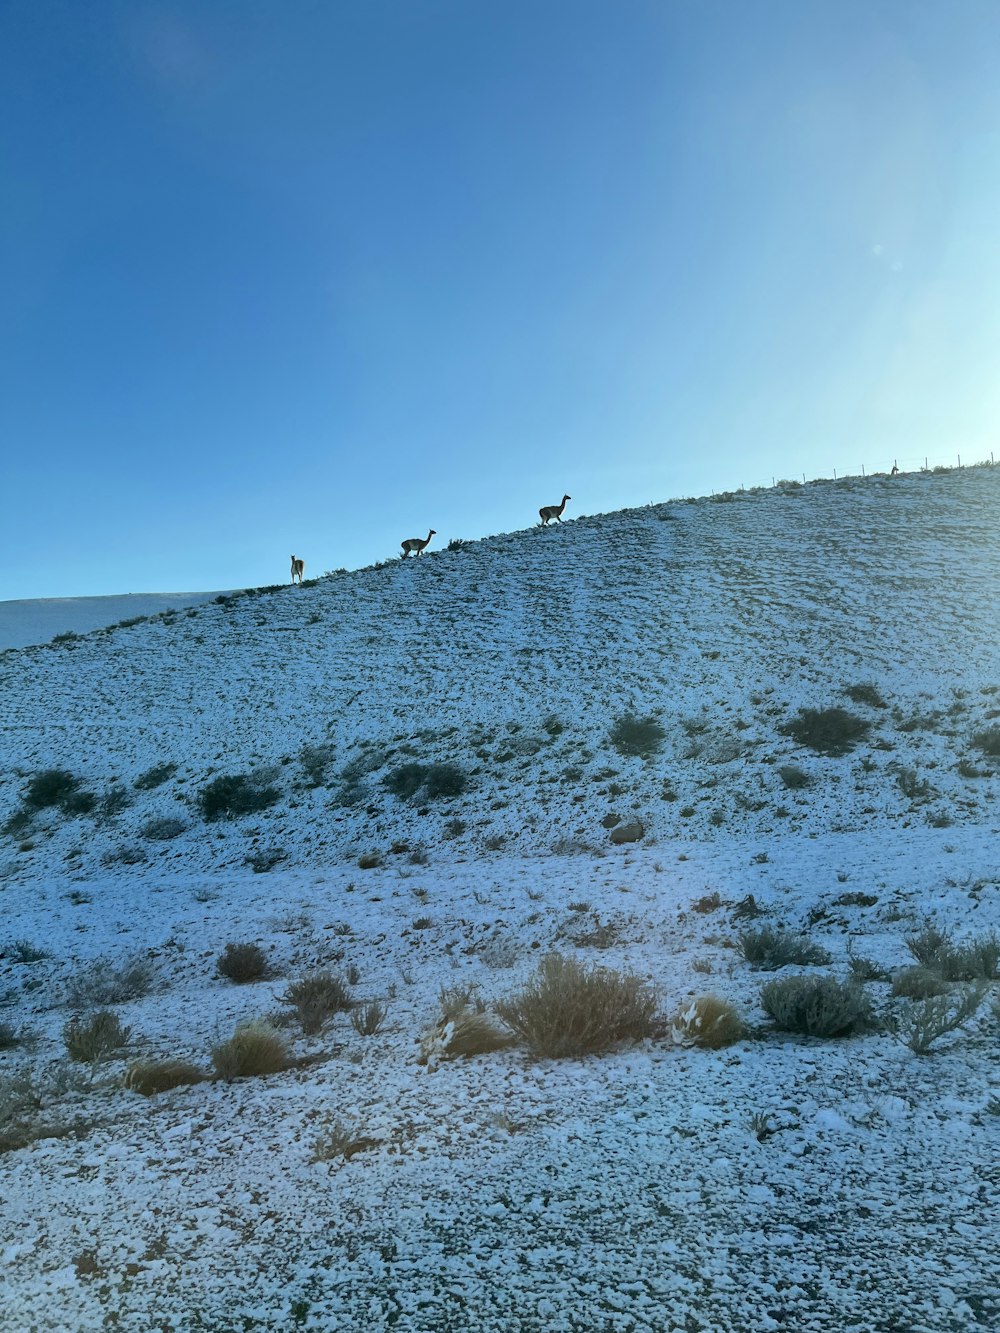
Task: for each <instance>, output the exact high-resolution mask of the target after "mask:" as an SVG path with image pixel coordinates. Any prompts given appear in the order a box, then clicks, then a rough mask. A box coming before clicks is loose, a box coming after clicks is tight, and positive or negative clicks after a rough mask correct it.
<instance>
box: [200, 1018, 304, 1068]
mask: <svg viewBox="0 0 1000 1333" xmlns="http://www.w3.org/2000/svg"><path fill="white" fill-rule="evenodd" d="M211 1054H212V1065H213V1067H214V1069H215V1072H216V1075H217V1076H218V1077H219V1078H222V1079H225V1080H226V1082H227V1083H229V1082H231V1081H232V1080H233V1079H234V1078H250V1077H254V1076H257V1075H262V1074H277V1073H280V1072H281V1070H282V1069H286V1068H287V1067H288V1059H289V1056H288V1045H287V1043H286V1041H285V1038H284V1036H283V1035H282V1034H281V1033H280V1032H279V1031H278V1029H277V1028H275V1027H272V1025H271V1024H270V1023H267V1022H265V1021H264V1020H263V1019H255V1020H254V1021H253V1022H252V1023H243V1024H241V1025H240V1026H239V1027H237V1029H236V1031H235V1032H234V1033H233V1035H232V1036H231V1037H230V1038H229V1040H228V1041H223V1042H219V1043H218V1045H216V1046H213V1047H212V1052H211Z"/></svg>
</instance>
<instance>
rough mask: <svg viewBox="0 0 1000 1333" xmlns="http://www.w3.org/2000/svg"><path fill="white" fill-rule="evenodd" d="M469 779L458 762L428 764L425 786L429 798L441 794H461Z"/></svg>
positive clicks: (434, 797)
mask: <svg viewBox="0 0 1000 1333" xmlns="http://www.w3.org/2000/svg"><path fill="white" fill-rule="evenodd" d="M468 785H469V779H468V778H467V777H466V775H465V773H464V771H463V770H462V769H461V768H459V766H458V765H457V764H428V766H427V776H426V777H425V779H424V788H425V791H426V795H427V797H428V799H429V800H436V799H437V798H438V797H441V796H461V794H462V792H464V791H465V789H466V787H467V786H468Z"/></svg>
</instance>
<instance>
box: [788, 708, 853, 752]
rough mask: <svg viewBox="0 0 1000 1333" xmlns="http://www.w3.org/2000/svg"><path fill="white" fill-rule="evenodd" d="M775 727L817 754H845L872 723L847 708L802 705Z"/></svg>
mask: <svg viewBox="0 0 1000 1333" xmlns="http://www.w3.org/2000/svg"><path fill="white" fill-rule="evenodd" d="M778 730H779V731H780V732H781V734H782V735H783V736H791V738H792V739H793V740H794V741H796V742H797V743H798V744H799V745H805V746H807V747H808V748H809V749H810V750H815V751H816V753H817V754H827V755H834V756H838V755H844V754H847V753H848V752H849V751H850V750H853V749H854V747H855V745H856V744H857V743H858V741H861V740H864V738H865V737H866V736H867V735H868V733H869V731H871V723H870V722H866V721H865V719H864V718H862V717H858V715H857V714H856V713H851V712H849V711H848V710H847V709H846V708H839V707H837V708H802V709H800V710H799V712H798V713H797V714H796V716H795V717H793V718H790V719H789V721H788V722H786V723H785V724H784V725H783V726H780V727H779V728H778Z"/></svg>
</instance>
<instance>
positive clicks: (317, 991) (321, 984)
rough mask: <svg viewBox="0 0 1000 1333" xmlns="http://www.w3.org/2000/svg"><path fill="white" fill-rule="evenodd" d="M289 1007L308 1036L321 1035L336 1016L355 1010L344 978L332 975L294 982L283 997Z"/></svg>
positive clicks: (313, 975) (324, 973) (311, 975)
mask: <svg viewBox="0 0 1000 1333" xmlns="http://www.w3.org/2000/svg"><path fill="white" fill-rule="evenodd" d="M281 1000H282V1003H283V1004H290V1005H291V1006H292V1008H293V1009H294V1010H295V1013H296V1017H297V1018H298V1020H299V1022H300V1023H301V1024H302V1031H303V1032H305V1033H309V1034H312V1033H315V1032H319V1030H320V1028H321V1027H322V1026H323V1024H324V1023H325V1022H326V1021H327V1020H328V1019H330V1018H332V1017H333V1015H334V1014H339V1013H343V1012H344V1011H346V1010H348V1009H352V1008H353V1007H354V1001H353V1000H352V999H351V992H350V990H349V989H348V987H347V983H346V982H345V981H344V979H343V978H342V977H338V976H337V975H336V974H335V973H333V972H311V973H310V974H309V975H308V976H304V977H300V978H299V980H298V981H293V982H292V984H291V985H290V986H289V987H288V989H287V990H286V991H285V993H284V995H283V996H282V997H281Z"/></svg>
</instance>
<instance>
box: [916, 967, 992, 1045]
mask: <svg viewBox="0 0 1000 1333" xmlns="http://www.w3.org/2000/svg"><path fill="white" fill-rule="evenodd" d="M986 991H987V985H986V982H985V981H979V982H975V983H973V984H972V985H971V986H962V987H959V988H958V989H957V990H952V991H949V992H948V993H947V994H943V995H934V996H931V997H929V998H928V999H924V1000H914V1001H913V1002H911V1003H910V1004H909V1005H908V1006H907V1007H906V1009H905V1010H904V1011H903V1013H902V1014H901V1015H900V1017H899V1019H898V1022H897V1024H896V1033H897V1035H898V1036H899V1038H900V1039H901V1040H902V1041H905V1042H906V1044H907V1046H909V1048H910V1050H911V1051H913V1052H914V1054H915V1055H926V1054H927V1053H928V1051H929V1050H930V1047H931V1043H932V1042H935V1041H937V1039H938V1037H943V1036H944V1035H945V1033H948V1032H954V1031H956V1030H957V1029H958V1028H961V1027H964V1026H965V1024H966V1023H967V1022H968V1021H969V1020H970V1019H971V1018H973V1017H974V1016H975V1014H976V1011H977V1010H978V1009H979V1006H980V1005H981V1004H982V1002H983V999H984V997H985V995H986Z"/></svg>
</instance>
